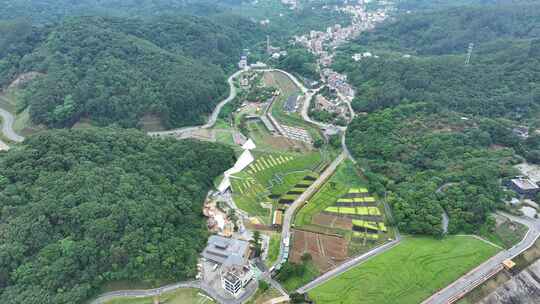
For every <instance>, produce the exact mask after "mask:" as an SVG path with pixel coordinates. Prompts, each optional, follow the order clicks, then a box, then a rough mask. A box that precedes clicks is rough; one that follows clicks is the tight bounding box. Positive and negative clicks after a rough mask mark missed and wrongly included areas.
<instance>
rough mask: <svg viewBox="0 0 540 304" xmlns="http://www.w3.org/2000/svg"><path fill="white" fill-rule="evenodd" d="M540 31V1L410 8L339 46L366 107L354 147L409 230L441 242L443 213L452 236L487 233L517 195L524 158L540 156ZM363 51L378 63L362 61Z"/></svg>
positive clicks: (341, 64) (358, 103) (353, 130)
mask: <svg viewBox="0 0 540 304" xmlns="http://www.w3.org/2000/svg"><path fill="white" fill-rule="evenodd" d="M405 2H406V1H405ZM409 2H415V1H409ZM416 2H417V3H421V2H422V1H416ZM524 2H526V1H524ZM539 25H540V6H539V5H538V4H525V5H515V6H505V5H501V6H495V5H494V6H473V7H453V8H449V9H447V8H444V9H442V10H441V9H438V10H437V9H435V10H433V11H431V10H428V11H421V12H412V13H410V14H404V15H401V16H398V17H397V18H396V20H394V21H391V22H388V23H387V24H384V25H382V26H381V27H379V28H377V29H375V30H374V31H372V32H370V33H367V34H366V35H364V36H363V37H361V38H359V39H358V41H355V42H353V43H351V44H349V45H348V46H346V47H345V48H343V49H342V50H341V51H340V55H339V56H338V58H337V60H336V64H335V68H336V69H337V70H339V71H343V72H345V73H346V74H347V75H348V76H349V80H350V81H351V83H352V84H353V85H354V86H355V87H356V88H357V92H358V95H357V96H356V97H355V100H354V101H353V107H354V108H355V109H356V110H357V111H363V112H367V113H366V114H367V116H366V117H360V118H357V119H355V120H354V121H353V122H352V124H351V125H350V126H349V129H348V134H347V141H348V143H349V145H350V146H351V150H352V152H353V154H354V155H355V156H356V157H358V158H359V159H360V160H361V162H362V163H363V164H365V166H366V174H367V175H368V178H369V179H370V182H371V183H372V187H373V188H374V189H376V190H377V191H378V192H379V193H381V194H382V193H383V192H385V191H387V194H388V200H389V202H390V204H391V205H392V207H393V211H394V214H395V220H396V223H397V225H398V227H399V228H400V229H401V230H403V231H405V232H409V233H424V234H434V235H438V234H440V233H441V232H442V230H441V218H442V217H441V214H442V212H443V210H444V211H445V212H447V213H448V215H449V216H450V225H449V232H450V233H457V232H467V233H470V232H475V231H477V229H479V227H480V226H481V225H483V224H485V223H486V220H487V216H488V214H489V213H490V212H492V211H494V210H495V208H497V207H501V206H502V202H503V201H504V199H506V198H507V197H506V194H505V193H504V192H503V190H502V188H501V179H502V178H506V177H508V176H511V175H512V174H516V172H515V171H514V170H513V169H512V167H511V165H512V164H514V163H515V162H516V161H518V159H519V158H518V157H517V155H521V156H525V157H526V158H527V159H528V160H530V161H535V162H536V161H538V160H540V158H539V156H540V150H538V147H540V146H539V141H538V136H537V135H534V131H535V130H536V129H537V128H538V126H539V123H538V122H539V121H538V118H537V117H538V113H539V111H540V106H539V105H540V86H539V85H540V56H538V55H539V54H540V52H539V49H540V47H539V44H540V40H538V37H539V32H538V29H539V28H540V26H539ZM471 42H472V43H474V50H473V53H472V58H471V61H470V63H469V64H468V65H465V59H466V52H467V47H468V44H469V43H471ZM363 51H364V52H365V51H370V52H373V53H375V54H376V55H379V57H378V58H374V57H372V58H364V59H362V60H360V61H359V62H356V63H355V62H353V61H352V59H351V55H352V54H353V53H356V52H363ZM404 55H411V56H404ZM518 125H525V126H528V127H530V130H531V132H530V133H531V135H532V136H531V137H530V138H529V139H527V140H522V139H520V138H519V137H518V136H516V135H515V134H514V133H513V128H515V127H516V126H518Z"/></svg>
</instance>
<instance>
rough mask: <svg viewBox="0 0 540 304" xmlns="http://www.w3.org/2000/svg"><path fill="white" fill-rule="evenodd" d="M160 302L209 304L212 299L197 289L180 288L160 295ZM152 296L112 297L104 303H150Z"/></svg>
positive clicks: (169, 303)
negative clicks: (112, 298) (200, 293)
mask: <svg viewBox="0 0 540 304" xmlns="http://www.w3.org/2000/svg"><path fill="white" fill-rule="evenodd" d="M160 301H161V302H160V303H167V304H209V303H214V301H213V300H211V299H209V298H207V297H204V296H201V295H199V290H198V289H192V288H181V289H178V290H176V291H172V292H168V293H164V294H162V295H161V298H160ZM152 303H154V302H153V297H146V298H135V297H133V298H119V299H114V300H111V301H108V302H105V304H152Z"/></svg>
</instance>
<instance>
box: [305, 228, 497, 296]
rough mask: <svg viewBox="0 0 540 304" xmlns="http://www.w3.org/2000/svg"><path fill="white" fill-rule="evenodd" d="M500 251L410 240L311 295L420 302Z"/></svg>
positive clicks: (467, 243)
mask: <svg viewBox="0 0 540 304" xmlns="http://www.w3.org/2000/svg"><path fill="white" fill-rule="evenodd" d="M498 251H499V249H498V248H496V247H494V246H491V245H489V244H487V243H485V242H482V241H480V240H477V239H475V238H472V237H460V236H454V237H447V238H445V239H443V240H435V239H431V238H416V237H405V238H404V239H403V241H402V242H401V244H399V245H398V246H396V247H395V248H393V249H391V250H389V251H387V252H385V253H383V254H381V255H379V256H377V257H375V258H373V259H371V260H368V261H367V262H365V263H363V264H361V265H359V266H357V267H355V268H353V269H351V270H349V271H347V272H345V273H343V274H341V275H340V276H338V277H336V278H334V279H332V280H330V281H328V282H326V283H325V284H323V285H321V286H319V287H317V288H315V289H313V290H312V291H310V292H309V296H310V297H311V298H312V299H313V300H314V301H315V303H317V304H330V303H332V304H353V303H354V304H394V303H397V302H396V299H399V303H400V304H413V303H414V304H416V303H420V302H421V301H422V300H424V299H426V298H427V297H429V296H430V295H431V294H433V293H434V292H435V291H437V290H438V289H441V288H443V287H445V286H447V285H448V284H450V283H451V282H453V281H454V280H456V279H457V278H459V277H460V276H462V275H463V274H465V273H466V272H468V271H470V270H471V269H473V268H474V267H476V266H477V265H479V264H481V263H482V262H484V261H485V260H487V259H488V258H489V257H491V256H493V255H494V254H496V253H497V252H498Z"/></svg>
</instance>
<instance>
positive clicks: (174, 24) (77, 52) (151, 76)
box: [0, 16, 257, 127]
mask: <svg viewBox="0 0 540 304" xmlns="http://www.w3.org/2000/svg"><path fill="white" fill-rule="evenodd" d="M245 22H247V23H245ZM250 23H251V22H249V21H247V20H244V21H237V22H236V23H235V24H234V26H237V27H248V26H250V25H249V24H250ZM251 26H252V25H251ZM11 27H14V26H11ZM17 29H19V31H21V32H23V33H24V35H22V36H20V37H21V38H17V37H18V36H16V35H12V36H13V38H10V37H11V36H10V37H8V38H7V39H6V40H9V41H8V42H7V43H1V41H0V52H2V51H3V52H4V54H5V56H2V57H0V76H4V77H2V78H1V79H0V84H3V85H4V86H5V85H6V84H7V83H9V82H10V81H11V80H13V78H14V77H15V76H16V75H17V74H19V73H22V72H27V71H32V70H37V71H40V72H43V73H45V74H46V76H44V77H41V78H39V79H38V80H37V81H35V82H33V83H32V84H31V85H30V87H29V88H28V90H27V92H26V94H25V98H23V106H30V114H31V118H32V121H33V122H34V123H38V124H45V125H47V126H53V127H64V126H70V125H72V124H73V123H75V122H76V121H78V120H79V119H80V118H83V117H85V118H90V119H92V120H94V121H96V122H98V123H99V124H101V125H108V124H112V123H117V124H119V125H121V126H125V127H134V126H137V125H138V123H139V121H140V118H141V116H143V115H144V114H154V115H157V116H159V117H160V118H161V121H162V123H163V125H164V126H165V127H176V126H182V125H186V124H194V123H198V122H200V121H202V118H203V116H204V114H206V113H208V112H210V111H211V110H212V109H213V107H214V105H215V104H216V103H217V102H218V101H219V99H220V98H221V97H223V96H224V95H225V94H227V92H228V86H227V85H226V81H225V73H224V70H225V71H231V70H233V69H235V68H234V64H235V63H236V61H237V60H238V58H239V57H238V56H239V55H240V53H241V52H242V46H243V43H244V42H245V41H244V38H245V37H243V36H241V35H240V34H238V33H236V32H235V29H234V28H229V27H227V26H225V25H223V24H221V25H217V24H215V23H213V22H212V21H210V20H207V19H205V18H200V17H190V16H179V17H169V18H167V17H162V18H157V19H151V20H149V19H144V20H143V19H126V18H104V17H77V18H68V19H66V20H65V21H63V22H62V23H60V24H58V25H56V26H50V27H47V28H43V27H35V28H34V29H33V30H32V29H28V27H25V26H24V23H22V24H21V25H18V26H17ZM6 31H8V32H10V33H11V32H12V31H11V30H9V28H8V29H7V30H6ZM43 32H46V33H47V34H43ZM250 35H251V36H249V35H247V36H249V37H254V36H256V35H257V30H256V28H255V29H254V30H253V31H252V32H251V34H250ZM249 37H248V38H247V40H246V41H249V40H250V38H249ZM45 41H46V42H45ZM10 42H11V43H10ZM17 43H18V44H19V46H20V45H24V46H25V48H22V47H19V46H17ZM2 45H7V47H4V48H2ZM11 46H13V47H11ZM21 108H22V107H21Z"/></svg>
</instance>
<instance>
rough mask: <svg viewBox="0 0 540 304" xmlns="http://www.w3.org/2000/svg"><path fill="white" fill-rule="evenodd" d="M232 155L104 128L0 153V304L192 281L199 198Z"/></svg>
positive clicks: (41, 303)
mask: <svg viewBox="0 0 540 304" xmlns="http://www.w3.org/2000/svg"><path fill="white" fill-rule="evenodd" d="M233 158H234V154H233V152H232V150H230V149H229V148H226V147H224V146H219V145H215V144H209V143H202V142H197V141H176V140H173V139H168V140H156V139H150V138H149V137H147V136H145V135H144V134H143V133H141V132H138V131H132V130H121V129H108V128H105V129H86V130H84V131H68V130H59V131H48V132H42V133H40V134H39V135H35V136H32V137H30V138H28V139H27V140H26V141H25V142H24V143H22V144H21V145H20V146H18V147H16V148H13V149H12V150H10V151H9V152H7V153H0V210H1V213H0V231H2V233H0V249H1V250H0V302H1V303H5V304H23V303H32V304H63V303H65V304H68V303H70V304H71V303H83V302H84V300H86V299H88V298H89V297H90V296H92V295H94V294H95V293H96V292H97V290H98V288H99V287H100V286H101V285H102V284H104V283H106V282H109V281H118V280H122V281H127V280H133V281H145V282H148V283H151V284H157V283H163V282H170V281H179V280H183V279H186V278H189V277H192V276H194V275H195V273H196V271H197V270H196V262H197V256H198V253H199V252H200V251H201V250H202V248H203V247H204V245H205V243H206V236H207V230H206V225H205V220H204V218H203V216H202V201H203V199H204V197H205V195H206V193H207V191H208V189H209V188H210V187H211V185H212V180H213V179H214V178H215V177H216V176H218V175H219V174H220V173H221V172H223V170H225V169H226V168H228V167H230V166H231V165H232V163H233Z"/></svg>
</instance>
